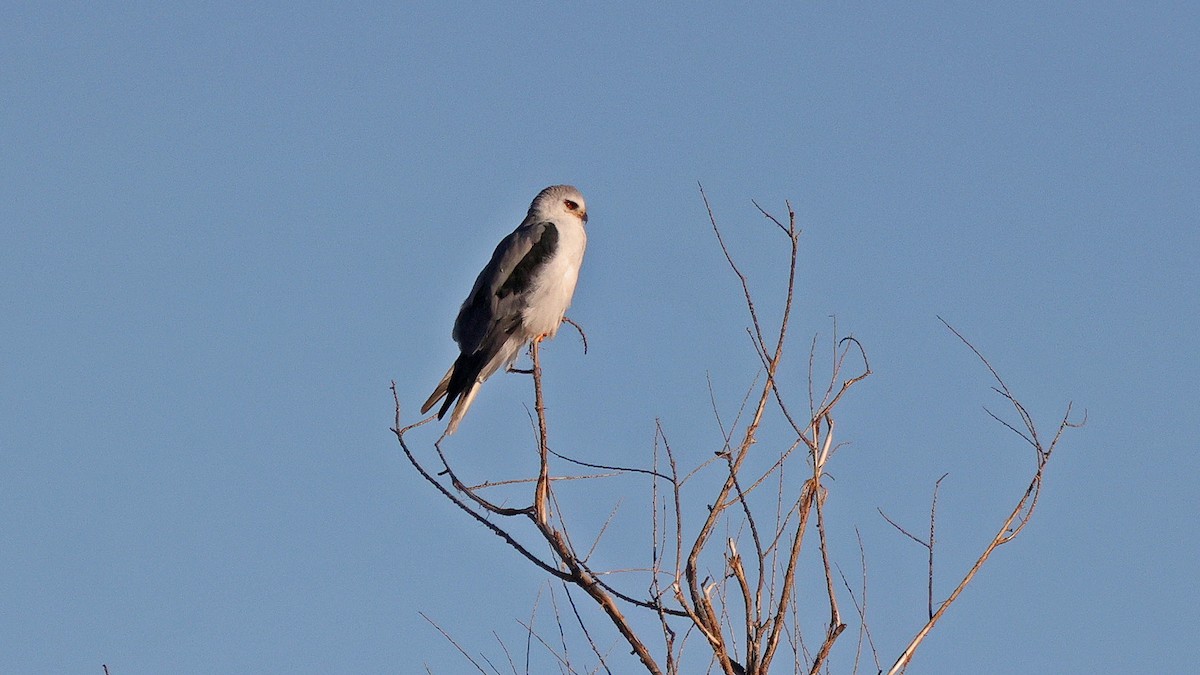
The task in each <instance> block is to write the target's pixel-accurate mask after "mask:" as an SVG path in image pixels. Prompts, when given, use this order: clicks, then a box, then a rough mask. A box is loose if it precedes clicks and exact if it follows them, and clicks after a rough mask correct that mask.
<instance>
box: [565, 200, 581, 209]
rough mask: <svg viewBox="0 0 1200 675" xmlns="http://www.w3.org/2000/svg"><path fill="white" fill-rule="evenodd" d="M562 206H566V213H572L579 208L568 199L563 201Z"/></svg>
mask: <svg viewBox="0 0 1200 675" xmlns="http://www.w3.org/2000/svg"><path fill="white" fill-rule="evenodd" d="M563 204H566V205H567V210H568V211H574V210H575V209H577V208H579V204H576V203H575V202H573V201H571V200H570V199H567V200H564V201H563Z"/></svg>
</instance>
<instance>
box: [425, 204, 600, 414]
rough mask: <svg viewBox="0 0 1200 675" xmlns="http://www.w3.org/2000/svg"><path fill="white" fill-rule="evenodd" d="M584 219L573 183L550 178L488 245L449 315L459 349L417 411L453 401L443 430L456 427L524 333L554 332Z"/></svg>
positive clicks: (570, 286) (579, 253)
mask: <svg viewBox="0 0 1200 675" xmlns="http://www.w3.org/2000/svg"><path fill="white" fill-rule="evenodd" d="M587 219H588V217H587V204H585V203H584V201H583V195H582V194H580V193H579V190H577V189H575V188H574V187H573V186H570V185H552V186H550V187H548V188H546V189H545V190H542V191H541V192H540V193H538V196H537V197H534V199H533V203H532V204H530V205H529V213H528V215H526V216H525V220H523V221H522V222H521V224H520V225H519V226H518V227H517V229H515V230H513V231H512V233H511V234H509V235H508V236H507V237H505V238H504V239H503V240H502V241H501V242H500V244H499V245H498V246H496V251H495V252H494V253H492V259H491V260H490V261H489V262H488V264H487V266H486V267H484V268H483V271H482V272H480V273H479V277H478V278H477V279H475V286H474V287H472V288H471V293H470V295H468V296H467V299H466V300H465V301H464V302H463V304H462V308H461V309H459V310H458V318H457V319H455V321H454V332H453V333H452V335H453V337H454V341H455V342H457V343H458V347H459V350H460V351H461V353H460V354H459V356H458V358H457V359H456V360H455V361H454V365H452V366H450V370H448V371H446V376H445V377H443V378H442V381H441V382H439V383H438V385H437V387H436V388H435V389H434V390H433V394H431V395H430V396H429V400H427V401H425V405H423V406H421V414H425V413H427V412H429V410H430V408H432V407H433V406H434V405H435V404H436V403H437V402H438V400H440V399H441V398H442V397H443V396H445V397H446V400H445V402H444V403H442V407H441V409H439V410H438V419H442V417H443V416H445V414H446V411H447V410H449V409H450V406H451V405H454V412H453V414H451V415H450V423H449V424H448V425H447V426H446V433H447V434H452V433H454V431H455V429H457V428H458V423H459V422H461V421H462V418H463V415H465V414H466V413H467V409H468V408H470V407H471V402H472V401H474V400H475V394H477V393H478V392H479V385H481V384H483V381H484V380H486V379H488V378H489V377H491V376H492V373H495V372H496V371H497V370H499V369H500V368H503V367H505V366H508V365H509V364H511V363H512V362H513V361H514V360H516V358H517V355H518V354H519V353H520V351H521V348H522V347H524V346H525V345H526V344H528V343H529V342H530V341H531V340H542V339H543V338H547V337H553V336H554V334H555V333H557V332H558V327H559V325H561V324H562V320H563V314H565V313H566V311H567V307H569V306H570V304H571V296H572V295H574V293H575V281H576V279H578V277H579V266H580V264H582V263H583V250H584V248H585V247H586V246H587V232H586V231H585V230H584V227H583V226H584V223H586V222H587ZM455 401H458V404H457V405H455Z"/></svg>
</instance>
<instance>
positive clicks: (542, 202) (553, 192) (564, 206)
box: [529, 185, 588, 223]
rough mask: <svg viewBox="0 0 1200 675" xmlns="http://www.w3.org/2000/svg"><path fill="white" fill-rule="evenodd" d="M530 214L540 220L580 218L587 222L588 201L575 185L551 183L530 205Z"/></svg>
mask: <svg viewBox="0 0 1200 675" xmlns="http://www.w3.org/2000/svg"><path fill="white" fill-rule="evenodd" d="M529 215H531V216H534V217H536V218H537V219H538V220H559V219H567V218H578V219H579V220H580V221H581V222H584V223H586V222H587V219H588V216H587V203H586V202H584V201H583V195H582V194H581V193H580V192H579V190H578V189H576V188H575V186H573V185H551V186H550V187H548V188H546V189H545V190H542V191H541V192H540V193H538V196H537V197H534V199H533V203H532V204H530V205H529Z"/></svg>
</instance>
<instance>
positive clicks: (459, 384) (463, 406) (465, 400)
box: [421, 353, 494, 435]
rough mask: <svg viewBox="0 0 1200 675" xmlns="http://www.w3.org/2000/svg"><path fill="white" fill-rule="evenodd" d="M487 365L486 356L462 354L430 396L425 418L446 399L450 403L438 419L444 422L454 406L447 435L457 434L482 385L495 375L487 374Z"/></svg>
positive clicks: (443, 408)
mask: <svg viewBox="0 0 1200 675" xmlns="http://www.w3.org/2000/svg"><path fill="white" fill-rule="evenodd" d="M487 365H488V359H487V358H486V357H485V355H484V354H482V353H475V354H460V355H459V357H458V358H457V359H455V360H454V365H452V366H450V370H447V371H446V375H445V376H444V377H442V381H441V382H438V385H437V387H435V388H434V390H433V393H432V394H430V395H429V399H428V400H426V401H425V405H423V406H421V414H422V415H424V414H425V413H427V412H429V410H430V409H432V408H433V406H434V405H436V404H437V402H438V401H439V400H440V399H441V398H442V397H443V396H445V397H446V400H445V401H443V402H442V407H441V408H440V409H439V410H438V414H437V416H438V419H439V420H440V419H442V418H443V417H445V416H446V411H448V410H450V406H454V413H453V414H451V415H450V424H449V425H447V426H446V434H447V435H449V434H452V433H454V431H455V430H456V429H458V423H459V422H460V421H461V420H462V418H463V415H465V414H467V409H468V408H470V407H471V401H473V400H475V394H476V393H477V392H478V391H479V384H480V382H481V381H483V380H485V379H487V376H488V375H491V374H492V373H491V372H490V371H489V372H487V373H486V374H485V373H484V371H485V369H486V366H487ZM492 370H494V368H493V369H492ZM455 401H458V404H457V405H455Z"/></svg>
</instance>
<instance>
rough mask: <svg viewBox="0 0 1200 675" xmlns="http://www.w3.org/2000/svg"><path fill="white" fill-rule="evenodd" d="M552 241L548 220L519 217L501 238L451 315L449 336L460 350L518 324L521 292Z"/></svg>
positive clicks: (543, 260)
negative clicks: (529, 220)
mask: <svg viewBox="0 0 1200 675" xmlns="http://www.w3.org/2000/svg"><path fill="white" fill-rule="evenodd" d="M557 247H558V229H557V228H556V227H555V226H554V223H552V222H549V221H543V222H532V223H522V224H521V226H520V227H518V228H517V229H516V230H513V232H512V233H511V234H509V235H508V236H507V237H505V238H504V239H503V240H501V242H500V244H499V245H497V246H496V250H495V251H494V252H493V253H492V259H491V260H490V261H488V264H487V266H486V267H484V268H483V271H482V272H480V273H479V277H478V278H476V279H475V285H474V286H473V287H472V288H471V293H470V294H469V295H468V296H467V299H466V300H465V301H464V302H463V304H462V308H461V309H459V311H458V318H457V319H456V320H455V321H454V340H455V342H457V343H458V346H459V348H460V349H461V350H462V353H463V354H474V353H475V352H477V351H479V350H480V349H481V348H483V347H484V346H485V345H488V344H489V343H490V344H492V345H493V346H494V345H495V343H496V337H497V336H496V335H491V337H490V339H489V335H490V334H492V333H494V332H495V331H496V330H502V331H505V332H508V333H511V332H512V331H513V330H515V329H516V328H517V327H518V326H519V324H520V317H521V313H522V311H523V310H524V308H525V306H526V304H527V301H526V297H525V293H526V291H527V290H529V287H530V286H531V285H532V283H533V282H534V280H535V279H536V278H537V273H538V270H539V269H540V268H541V267H542V266H543V265H544V264H545V263H546V261H547V260H549V259H550V257H551V256H552V255H554V251H555V249H556V248H557Z"/></svg>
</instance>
